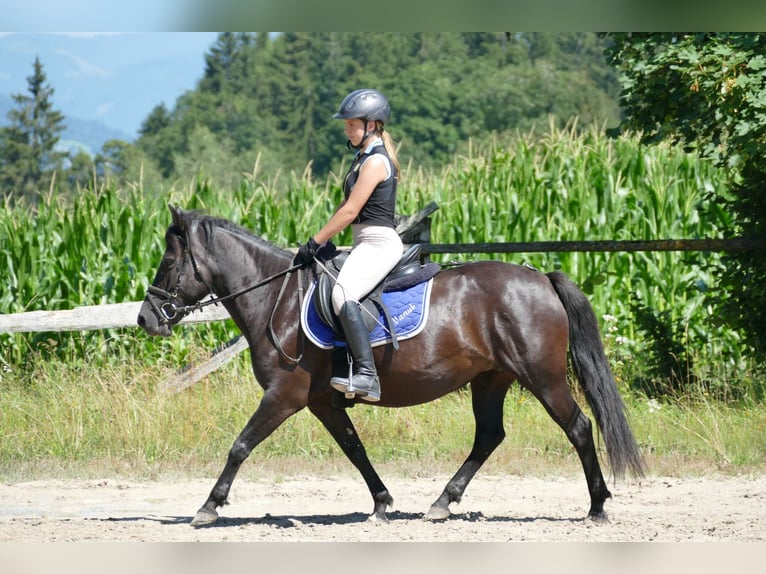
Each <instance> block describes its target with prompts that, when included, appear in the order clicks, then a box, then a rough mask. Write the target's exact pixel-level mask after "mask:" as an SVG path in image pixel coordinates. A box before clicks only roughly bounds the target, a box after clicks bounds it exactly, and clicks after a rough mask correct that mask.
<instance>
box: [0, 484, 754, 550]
mask: <svg viewBox="0 0 766 574" xmlns="http://www.w3.org/2000/svg"><path fill="white" fill-rule="evenodd" d="M383 478H384V480H385V481H386V484H387V486H388V488H389V490H390V492H391V494H392V496H393V497H394V507H393V509H391V510H389V519H390V520H389V522H388V523H378V522H374V521H369V520H368V514H369V513H370V512H371V511H372V501H371V498H370V495H369V493H368V492H367V489H366V487H365V486H364V483H363V482H362V481H361V479H355V478H352V477H338V478H333V477H326V476H302V477H292V478H277V479H264V480H259V481H249V480H245V479H237V480H236V481H235V482H234V486H233V488H232V491H231V495H230V499H229V502H230V504H229V505H227V506H225V507H223V508H221V509H219V513H220V518H219V520H218V522H216V523H215V524H214V525H212V526H209V527H204V528H194V527H192V526H191V525H190V521H191V519H192V517H193V516H194V514H195V512H196V510H197V509H198V508H199V506H200V505H201V504H202V503H203V502H204V500H205V499H206V498H207V495H208V492H209V491H210V489H211V488H212V486H213V483H214V479H212V478H211V479H204V480H202V479H194V480H183V479H182V480H179V481H174V482H157V481H152V482H150V481H146V482H143V481H141V482H137V481H136V482H133V481H124V480H118V479H103V480H82V481H78V480H41V481H31V482H17V483H5V484H0V541H2V542H21V541H23V542H75V541H77V542H82V541H120V542H124V541H139V542H179V541H200V542H205V541H209V542H213V541H216V542H217V541H249V542H294V541H304V542H306V541H313V542H451V541H456V542H528V541H534V542H541V541H546V542H614V541H619V542H657V541H660V542H763V541H766V476H754V477H735V478H730V477H717V478H688V479H686V478H662V477H649V478H647V479H644V480H642V481H640V482H639V481H634V480H630V481H626V482H619V483H617V484H610V490H611V491H612V495H613V498H612V499H611V500H608V501H607V503H606V507H605V508H606V510H607V512H608V514H609V518H610V522H609V523H608V524H595V523H593V522H592V521H590V520H587V519H585V516H586V514H587V511H588V496H587V492H586V487H585V481H584V478H582V477H574V476H573V477H553V478H546V479H542V478H525V477H518V476H508V477H499V476H485V475H482V474H479V475H477V476H476V478H475V479H474V480H473V482H471V484H470V485H469V487H468V489H467V490H466V493H465V495H464V497H463V500H462V502H461V503H460V504H453V505H452V508H451V510H452V512H453V515H452V517H451V518H450V519H448V520H446V521H444V522H438V523H432V522H427V521H425V520H424V519H423V515H424V513H425V512H426V511H427V510H428V508H429V506H430V504H431V503H432V502H433V501H434V500H435V499H436V497H437V496H438V495H439V494H440V492H441V490H442V488H443V487H444V484H445V483H446V481H447V479H448V477H447V476H446V475H445V476H438V477H429V478H406V479H403V478H400V479H396V478H387V477H383Z"/></svg>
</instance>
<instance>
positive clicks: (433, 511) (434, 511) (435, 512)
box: [424, 504, 450, 522]
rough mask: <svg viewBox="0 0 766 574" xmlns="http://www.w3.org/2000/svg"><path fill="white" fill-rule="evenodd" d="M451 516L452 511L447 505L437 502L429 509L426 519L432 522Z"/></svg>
mask: <svg viewBox="0 0 766 574" xmlns="http://www.w3.org/2000/svg"><path fill="white" fill-rule="evenodd" d="M449 517H450V511H449V508H447V507H442V506H436V505H435V504H434V505H433V506H432V507H431V508H430V509H429V510H428V512H427V513H426V515H425V517H424V518H425V520H429V521H431V522H438V521H440V520H447V519H448V518H449Z"/></svg>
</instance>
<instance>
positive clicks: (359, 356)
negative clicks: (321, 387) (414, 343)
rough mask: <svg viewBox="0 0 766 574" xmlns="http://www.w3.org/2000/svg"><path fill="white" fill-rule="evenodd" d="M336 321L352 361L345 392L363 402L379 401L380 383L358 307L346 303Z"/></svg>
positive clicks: (348, 302)
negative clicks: (340, 327)
mask: <svg viewBox="0 0 766 574" xmlns="http://www.w3.org/2000/svg"><path fill="white" fill-rule="evenodd" d="M338 319H340V324H341V326H342V327H343V334H344V335H345V337H346V344H347V345H348V348H349V351H351V356H352V357H353V359H354V364H353V375H352V376H351V384H350V385H349V386H348V388H347V389H346V390H345V392H347V393H355V394H357V395H359V397H361V398H362V399H364V400H365V401H370V402H375V401H379V400H380V382H379V381H378V372H377V371H376V370H375V360H374V359H373V357H372V347H371V346H370V333H369V331H368V330H367V325H366V324H365V322H364V317H362V312H361V310H360V309H359V305H358V304H357V303H355V302H354V301H346V302H345V303H343V307H341V309H340V313H339V315H338ZM333 386H334V387H335V388H338V387H336V386H335V385H333Z"/></svg>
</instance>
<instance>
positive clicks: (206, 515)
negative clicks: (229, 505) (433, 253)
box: [191, 508, 218, 526]
mask: <svg viewBox="0 0 766 574" xmlns="http://www.w3.org/2000/svg"><path fill="white" fill-rule="evenodd" d="M216 520H218V513H217V512H216V511H215V510H207V509H205V508H200V509H199V510H198V511H197V516H195V517H194V520H192V521H191V525H192V526H207V525H209V524H213V522H215V521H216Z"/></svg>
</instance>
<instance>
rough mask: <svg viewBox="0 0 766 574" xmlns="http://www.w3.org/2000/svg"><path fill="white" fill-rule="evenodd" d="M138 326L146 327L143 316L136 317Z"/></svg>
mask: <svg viewBox="0 0 766 574" xmlns="http://www.w3.org/2000/svg"><path fill="white" fill-rule="evenodd" d="M138 326H139V327H144V326H146V319H144V316H143V315H141V314H139V315H138Z"/></svg>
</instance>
